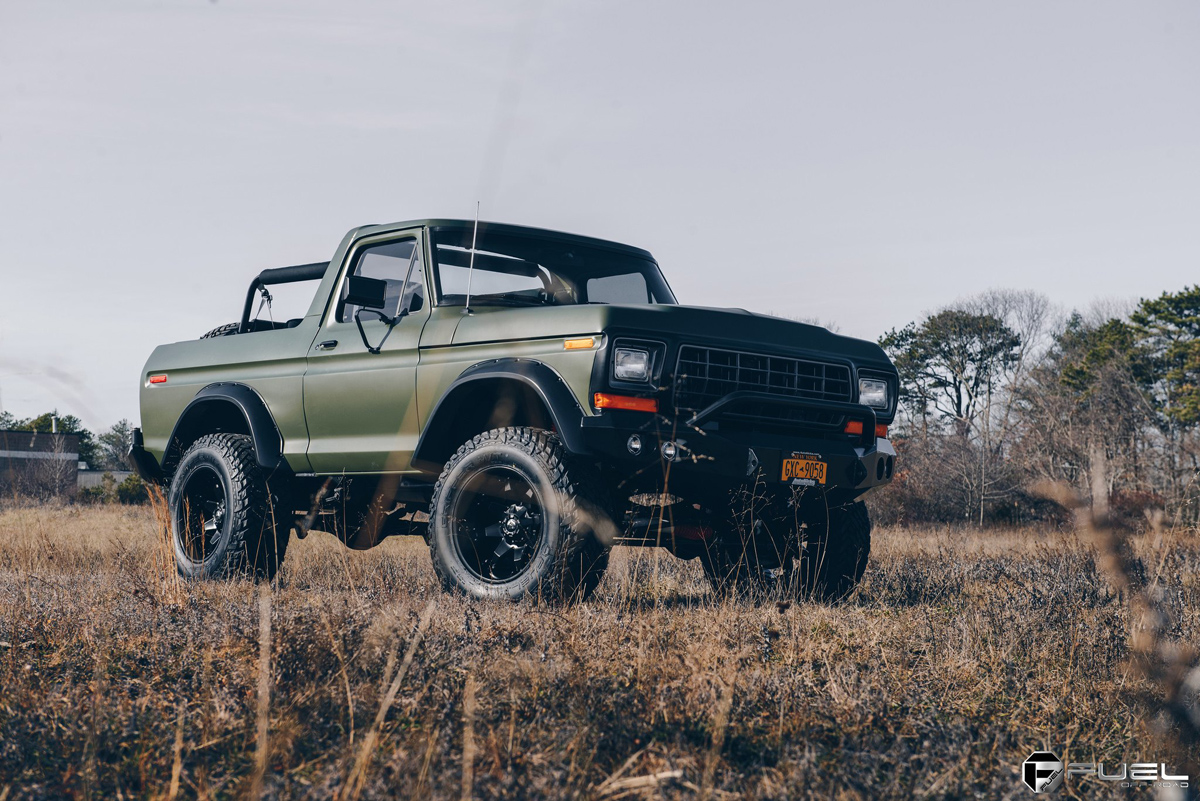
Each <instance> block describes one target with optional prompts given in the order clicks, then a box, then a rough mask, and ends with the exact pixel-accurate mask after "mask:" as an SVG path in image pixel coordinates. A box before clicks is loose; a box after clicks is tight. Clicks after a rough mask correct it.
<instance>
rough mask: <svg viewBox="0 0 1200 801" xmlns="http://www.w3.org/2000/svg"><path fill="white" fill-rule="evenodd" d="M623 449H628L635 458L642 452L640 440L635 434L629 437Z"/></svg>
mask: <svg viewBox="0 0 1200 801" xmlns="http://www.w3.org/2000/svg"><path fill="white" fill-rule="evenodd" d="M625 447H626V448H628V449H629V452H630V453H632V454H633V455H634V456H637V455H638V454H639V453H641V452H642V438H641V437H639V436H638V435H637V434H632V435H630V437H629V441H628V442H626V443H625Z"/></svg>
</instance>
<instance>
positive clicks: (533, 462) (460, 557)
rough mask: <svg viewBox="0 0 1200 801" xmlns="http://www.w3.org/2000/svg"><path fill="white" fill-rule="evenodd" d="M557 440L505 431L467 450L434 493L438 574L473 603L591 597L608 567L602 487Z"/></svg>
mask: <svg viewBox="0 0 1200 801" xmlns="http://www.w3.org/2000/svg"><path fill="white" fill-rule="evenodd" d="M582 470H583V466H582V465H576V464H572V463H571V460H570V456H569V455H568V454H567V452H566V450H565V449H564V448H563V446H562V443H561V442H560V441H559V439H558V437H557V436H555V435H554V434H552V433H550V432H547V431H542V430H539V429H535V428H500V429H494V430H492V431H487V432H485V433H483V434H480V435H478V436H476V437H475V438H473V439H472V440H471V441H470V442H467V443H466V444H465V445H463V446H462V447H461V448H459V449H458V452H457V453H455V454H454V456H453V457H452V458H451V459H450V461H449V462H447V463H446V467H445V469H444V470H443V471H442V475H441V477H439V478H438V481H437V484H436V485H434V490H433V497H432V499H431V501H430V512H429V548H430V552H431V555H432V558H433V568H434V570H435V571H436V572H437V574H438V577H439V578H440V579H441V582H442V586H443V587H445V588H446V589H447V590H451V591H457V592H462V593H465V594H466V595H468V596H471V597H473V598H480V599H484V598H493V599H505V600H514V601H515V600H519V599H521V598H526V597H534V598H545V599H548V600H560V599H569V598H580V599H582V598H586V597H587V596H588V595H590V594H591V592H592V590H594V589H595V588H596V585H597V584H598V583H599V581H600V578H601V576H602V575H603V573H604V570H605V568H606V567H607V565H608V554H609V544H610V543H611V537H610V534H611V531H612V523H611V521H610V519H609V517H608V515H607V512H606V510H605V506H606V505H605V504H604V503H603V500H602V499H600V498H597V497H596V496H594V495H592V494H591V493H592V492H594V486H592V485H594V484H595V483H597V482H588V485H589V486H586V487H585V486H584V483H583V482H582V481H581V478H582V476H581V473H582Z"/></svg>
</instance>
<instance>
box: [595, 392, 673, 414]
mask: <svg viewBox="0 0 1200 801" xmlns="http://www.w3.org/2000/svg"><path fill="white" fill-rule="evenodd" d="M592 405H594V406H595V407H596V408H597V409H625V410H626V411H630V412H657V411H658V401H657V400H655V399H654V398H634V397H630V396H629V395H609V394H607V393H604V392H597V393H596V394H595V396H594V397H593V398H592Z"/></svg>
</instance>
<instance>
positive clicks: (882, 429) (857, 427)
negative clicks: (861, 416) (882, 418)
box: [842, 420, 887, 438]
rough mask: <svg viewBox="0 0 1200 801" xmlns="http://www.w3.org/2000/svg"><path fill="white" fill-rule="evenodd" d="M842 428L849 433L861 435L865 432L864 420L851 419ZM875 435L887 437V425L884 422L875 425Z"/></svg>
mask: <svg viewBox="0 0 1200 801" xmlns="http://www.w3.org/2000/svg"><path fill="white" fill-rule="evenodd" d="M842 430H843V431H845V432H846V433H847V434H853V435H854V436H856V437H861V436H862V432H863V422H862V420H851V421H850V422H848V423H846V427H845V428H843V429H842ZM875 436H876V437H880V438H883V437H886V436H887V426H885V425H884V424H883V423H877V424H876V426H875Z"/></svg>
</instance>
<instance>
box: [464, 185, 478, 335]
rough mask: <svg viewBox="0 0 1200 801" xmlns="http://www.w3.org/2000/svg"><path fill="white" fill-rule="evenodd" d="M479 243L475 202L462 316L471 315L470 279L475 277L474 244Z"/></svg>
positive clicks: (476, 204)
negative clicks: (473, 226)
mask: <svg viewBox="0 0 1200 801" xmlns="http://www.w3.org/2000/svg"><path fill="white" fill-rule="evenodd" d="M478 241H479V201H478V200H476V201H475V232H474V233H472V234H471V261H470V263H469V265H468V266H467V306H466V308H465V309H463V314H470V313H471V277H472V276H474V275H475V243H476V242H478Z"/></svg>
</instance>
